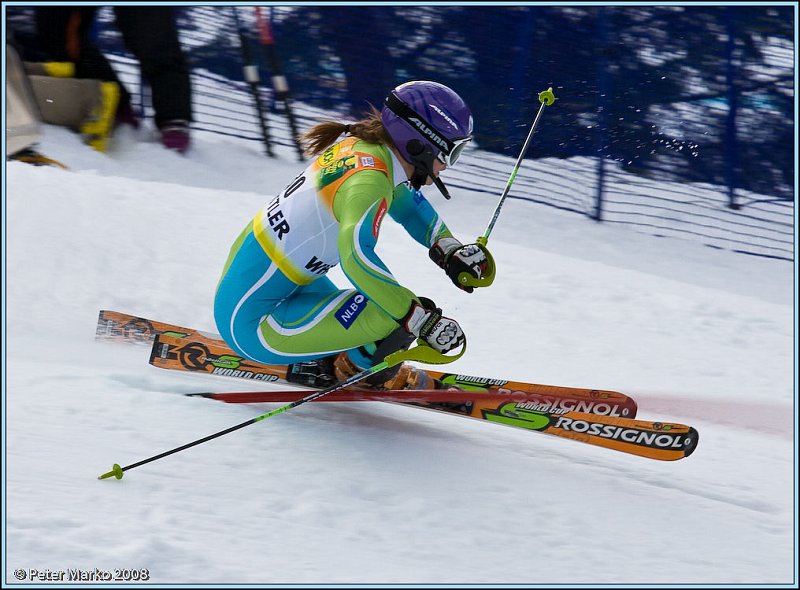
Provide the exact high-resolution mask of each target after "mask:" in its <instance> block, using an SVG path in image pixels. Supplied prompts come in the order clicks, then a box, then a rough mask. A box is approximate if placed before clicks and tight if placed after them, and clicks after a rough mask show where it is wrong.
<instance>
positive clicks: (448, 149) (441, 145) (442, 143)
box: [384, 91, 472, 168]
mask: <svg viewBox="0 0 800 590" xmlns="http://www.w3.org/2000/svg"><path fill="white" fill-rule="evenodd" d="M384 103H385V104H386V106H387V107H388V108H389V110H390V111H392V112H393V113H394V114H395V115H397V116H398V117H400V118H401V119H403V121H405V122H406V123H408V124H409V125H411V127H413V128H414V129H416V130H417V132H418V133H419V134H420V135H421V136H423V137H425V138H426V139H427V140H428V141H429V142H430V143H431V144H433V145H434V146H436V148H438V150H439V153H438V154H437V155H436V158H437V159H438V160H439V161H440V162H441V163H442V164H445V165H446V166H447V167H448V168H449V167H451V166H452V165H453V164H455V163H456V162H457V161H458V159H459V158H460V157H461V152H462V151H463V150H464V148H465V147H466V145H467V144H468V143H469V142H470V141H472V136H471V135H469V136H467V137H462V138H461V139H448V138H447V137H444V136H443V135H441V134H440V133H439V131H438V129H436V128H435V127H434V126H433V125H431V124H430V123H428V121H426V120H425V118H424V117H422V116H421V115H420V114H419V113H418V112H417V111H415V110H414V109H412V108H411V107H410V106H408V105H407V104H406V103H405V102H403V101H402V100H401V99H400V98H399V97H398V96H397V95H396V94H395V93H394V91H392V92H390V93H389V96H387V97H386V100H385V102H384Z"/></svg>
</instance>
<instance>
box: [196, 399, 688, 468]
mask: <svg viewBox="0 0 800 590" xmlns="http://www.w3.org/2000/svg"><path fill="white" fill-rule="evenodd" d="M186 395H189V396H192V397H203V398H210V399H214V400H217V401H223V402H226V403H259V402H282V403H283V402H292V401H297V400H300V399H302V398H303V397H304V396H306V395H308V391H297V390H295V391H291V390H290V391H239V392H227V393H190V394H186ZM313 401H314V402H343V401H384V402H395V403H401V404H402V405H410V406H416V407H419V408H423V409H426V410H435V411H440V412H444V413H447V414H456V415H460V416H465V417H468V418H473V419H478V420H484V421H487V422H494V423H497V424H503V425H505V426H514V427H517V428H523V429H526V430H535V431H537V432H542V433H544V434H550V435H554V436H559V437H563V438H569V439H572V440H576V441H578V442H582V443H586V444H591V445H595V446H599V447H604V448H607V449H612V450H615V451H620V452H623V453H627V454H631V455H637V456H640V457H646V458H649V459H656V460H659V461H676V460H678V459H683V458H684V457H688V456H689V455H691V454H692V452H694V449H695V448H696V447H697V442H698V439H699V436H698V433H697V431H696V430H695V429H694V428H692V427H690V426H686V425H684V424H675V423H668V422H651V421H646V420H633V419H630V418H620V417H615V416H609V415H603V414H591V413H587V412H578V411H574V410H572V409H569V408H570V407H571V403H568V402H565V401H564V400H556V399H549V400H546V399H544V398H542V399H509V398H504V397H496V396H493V395H492V394H491V393H485V392H468V391H462V390H442V389H431V390H392V391H381V390H360V389H343V390H340V391H334V392H331V393H329V394H327V395H325V396H323V397H321V398H319V399H317V400H313Z"/></svg>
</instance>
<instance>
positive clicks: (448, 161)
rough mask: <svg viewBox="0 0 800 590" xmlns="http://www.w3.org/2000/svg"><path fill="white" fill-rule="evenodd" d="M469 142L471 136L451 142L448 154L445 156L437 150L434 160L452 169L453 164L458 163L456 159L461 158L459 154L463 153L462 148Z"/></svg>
mask: <svg viewBox="0 0 800 590" xmlns="http://www.w3.org/2000/svg"><path fill="white" fill-rule="evenodd" d="M470 141H472V136H471V135H470V136H469V137H464V138H462V139H454V140H452V144H453V148H452V149H451V150H450V153H449V154H445V153H444V152H443V151H442V150H439V153H438V154H437V155H436V159H437V160H439V161H440V162H441V163H442V164H445V165H446V166H447V167H448V168H450V167H452V166H453V164H455V163H456V162H458V159H459V158H460V157H461V152H463V151H464V148H465V147H467V144H468V143H469V142H470Z"/></svg>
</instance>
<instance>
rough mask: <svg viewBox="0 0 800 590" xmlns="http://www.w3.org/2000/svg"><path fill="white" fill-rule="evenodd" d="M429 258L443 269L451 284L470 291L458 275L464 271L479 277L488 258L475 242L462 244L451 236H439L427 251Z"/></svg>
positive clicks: (485, 268)
mask: <svg viewBox="0 0 800 590" xmlns="http://www.w3.org/2000/svg"><path fill="white" fill-rule="evenodd" d="M428 254H429V256H430V257H431V260H433V261H434V262H435V263H436V264H438V265H439V266H440V267H442V268H443V269H444V271H445V272H446V273H447V276H448V277H450V280H451V281H453V284H454V285H455V286H456V287H458V288H459V289H462V290H464V291H466V292H467V293H472V291H473V287H468V286H467V285H464V284H463V283H461V282H460V281H459V280H458V276H459V275H460V274H461V273H463V272H466V273H468V274H469V275H471V276H473V277H475V278H476V279H479V278H481V277H482V276H483V273H485V272H486V270H487V269H488V267H489V260H488V259H487V258H486V254H485V253H484V251H483V249H482V248H481V247H480V246H478V245H477V244H468V245H466V246H465V245H464V244H462V243H461V242H459V241H458V240H457V239H455V238H453V237H447V238H439V239H438V240H436V242H435V243H434V244H433V246H431V249H430V250H429V251H428Z"/></svg>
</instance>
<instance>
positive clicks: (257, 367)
mask: <svg viewBox="0 0 800 590" xmlns="http://www.w3.org/2000/svg"><path fill="white" fill-rule="evenodd" d="M96 334H97V338H98V339H101V340H111V341H121V342H133V343H144V344H147V343H150V344H152V345H153V347H152V349H151V355H150V363H151V364H152V365H154V366H156V367H159V368H162V369H172V370H179V371H192V372H204V373H209V374H213V375H217V376H224V377H237V378H241V379H248V380H250V381H265V382H272V383H279V382H286V372H287V367H286V366H285V365H263V364H260V363H253V362H251V361H248V360H246V359H243V358H242V357H240V356H239V355H237V354H236V353H235V352H233V351H232V350H231V349H230V348H229V347H228V346H227V345H226V344H225V343H224V342H223V341H222V340H221V339H220V338H219V336H218V335H216V334H213V333H209V332H201V331H199V330H194V329H192V328H185V327H182V326H177V325H174V324H167V323H163V322H157V321H153V320H148V319H145V318H142V317H138V316H132V315H128V314H125V313H121V312H116V311H107V310H103V311H101V312H100V316H99V318H98V322H97V332H96ZM426 373H428V374H429V375H430V376H431V377H432V378H434V379H439V380H440V381H442V382H443V383H445V384H446V385H447V386H448V387H452V388H457V389H461V390H464V391H469V392H476V393H477V392H484V393H488V394H491V396H490V397H495V398H506V399H514V400H525V399H527V400H529V401H536V400H538V401H540V402H543V403H555V402H559V403H561V407H562V408H564V407H567V406H569V409H572V410H576V411H583V412H588V413H597V414H604V415H609V416H619V417H625V418H635V417H636V412H637V406H636V402H635V401H634V400H633V399H632V398H630V397H628V396H627V395H624V394H622V393H619V392H616V391H607V390H598V389H581V388H574V387H560V386H554V385H540V384H536V383H525V382H519V381H507V380H503V379H490V378H486V377H474V376H470V375H462V374H452V373H442V372H439V371H433V370H426ZM293 385H294V384H293Z"/></svg>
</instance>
